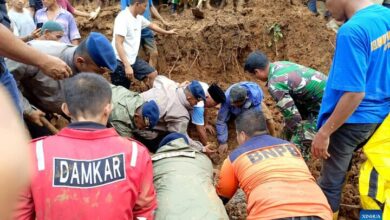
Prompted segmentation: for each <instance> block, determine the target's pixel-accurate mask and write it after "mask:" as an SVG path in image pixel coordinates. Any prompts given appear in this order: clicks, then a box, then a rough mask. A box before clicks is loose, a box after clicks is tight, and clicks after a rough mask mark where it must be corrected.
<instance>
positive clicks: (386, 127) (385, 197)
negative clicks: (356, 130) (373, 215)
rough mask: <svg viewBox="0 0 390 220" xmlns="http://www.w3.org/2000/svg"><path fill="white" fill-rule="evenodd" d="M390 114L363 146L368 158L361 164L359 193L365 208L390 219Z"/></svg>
mask: <svg viewBox="0 0 390 220" xmlns="http://www.w3.org/2000/svg"><path fill="white" fill-rule="evenodd" d="M389 134H390V115H388V116H387V117H386V119H385V120H384V121H383V123H382V124H381V126H380V127H379V128H378V130H376V131H375V133H374V134H373V135H372V137H371V138H370V140H369V141H368V142H367V144H366V145H364V147H363V151H364V154H365V155H367V160H366V161H365V162H364V163H363V164H362V165H361V166H360V172H359V193H360V202H361V204H362V208H363V209H364V210H377V213H382V219H390V164H389V163H388V161H389V160H390V139H389Z"/></svg>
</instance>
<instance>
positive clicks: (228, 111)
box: [216, 82, 264, 144]
mask: <svg viewBox="0 0 390 220" xmlns="http://www.w3.org/2000/svg"><path fill="white" fill-rule="evenodd" d="M236 85H240V86H242V87H245V88H246V89H247V92H248V93H247V95H248V99H247V100H246V102H245V104H244V105H243V106H242V107H240V108H237V107H234V106H232V105H231V104H230V90H231V89H232V88H233V87H234V86H236ZM225 96H226V102H225V103H223V104H222V106H221V108H220V109H219V111H218V117H217V122H216V129H217V140H218V142H219V143H220V144H225V143H226V142H227V140H228V127H227V122H228V121H229V119H230V117H231V116H234V117H237V116H238V115H239V114H241V113H242V112H244V111H247V110H249V109H257V110H259V111H261V102H262V100H263V97H264V94H263V91H262V90H261V88H260V86H259V85H258V84H256V83H253V82H239V83H236V84H233V85H232V86H230V87H229V88H228V89H227V90H226V92H225Z"/></svg>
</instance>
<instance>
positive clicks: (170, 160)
mask: <svg viewBox="0 0 390 220" xmlns="http://www.w3.org/2000/svg"><path fill="white" fill-rule="evenodd" d="M174 135H176V136H177V137H173V136H174ZM168 139H171V140H170V141H169V142H168V143H165V144H160V148H159V149H158V150H157V152H156V154H154V155H153V156H152V160H153V172H154V178H153V179H154V184H155V187H156V191H157V198H158V208H157V210H156V219H161V220H163V219H164V220H175V219H177V220H181V219H205V220H206V219H210V220H222V219H229V218H228V216H227V214H226V211H225V208H224V206H223V204H222V201H221V200H220V199H219V198H218V196H217V194H216V193H215V188H214V186H213V167H212V163H211V161H210V159H209V158H208V157H207V156H206V155H204V154H202V153H200V152H198V151H196V150H194V149H193V148H191V147H190V146H189V145H188V142H186V141H187V138H186V137H185V136H184V135H182V134H178V133H172V134H170V135H168V136H166V137H165V138H164V139H163V140H162V142H167V141H166V140H168ZM172 167H174V169H172Z"/></svg>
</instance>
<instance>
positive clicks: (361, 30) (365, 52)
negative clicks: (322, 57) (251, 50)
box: [317, 5, 390, 128]
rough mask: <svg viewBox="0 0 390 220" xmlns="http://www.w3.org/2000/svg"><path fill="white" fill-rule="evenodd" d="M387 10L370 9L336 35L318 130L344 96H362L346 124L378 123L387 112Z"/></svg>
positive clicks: (389, 37) (389, 106)
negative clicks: (352, 93)
mask: <svg viewBox="0 0 390 220" xmlns="http://www.w3.org/2000/svg"><path fill="white" fill-rule="evenodd" d="M389 18H390V10H389V9H387V8H385V7H383V6H379V5H371V6H369V7H366V8H364V9H361V10H360V11H358V12H356V13H355V14H354V15H353V16H352V17H351V19H350V20H349V21H348V22H346V23H345V24H344V25H343V26H341V28H340V29H339V31H338V33H337V38H336V50H335V54H334V57H333V63H332V67H331V70H330V73H329V78H328V82H327V84H326V88H325V93H324V97H323V99H322V105H321V109H320V113H319V117H318V125H317V126H318V128H320V127H321V126H322V125H323V124H324V123H325V122H326V120H327V119H328V118H329V116H330V115H331V114H332V112H333V111H334V109H335V107H336V105H337V103H338V101H339V100H340V98H341V96H342V95H343V94H344V92H365V97H364V99H363V101H362V102H361V103H360V105H359V106H358V107H357V109H356V110H355V112H354V113H353V114H352V115H351V116H350V117H349V118H348V119H347V121H346V122H345V123H381V122H382V121H383V120H384V118H385V117H386V116H387V114H388V113H389V112H390V20H389Z"/></svg>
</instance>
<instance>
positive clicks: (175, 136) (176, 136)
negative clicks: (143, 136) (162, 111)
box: [158, 132, 188, 148]
mask: <svg viewBox="0 0 390 220" xmlns="http://www.w3.org/2000/svg"><path fill="white" fill-rule="evenodd" d="M179 138H183V139H184V141H185V142H186V143H187V144H188V138H187V136H185V135H184V134H181V133H177V132H172V133H170V134H168V135H167V136H165V137H164V138H163V139H162V140H161V142H160V144H159V145H158V148H160V147H162V146H164V145H167V144H169V143H170V142H171V141H174V140H176V139H179Z"/></svg>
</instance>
